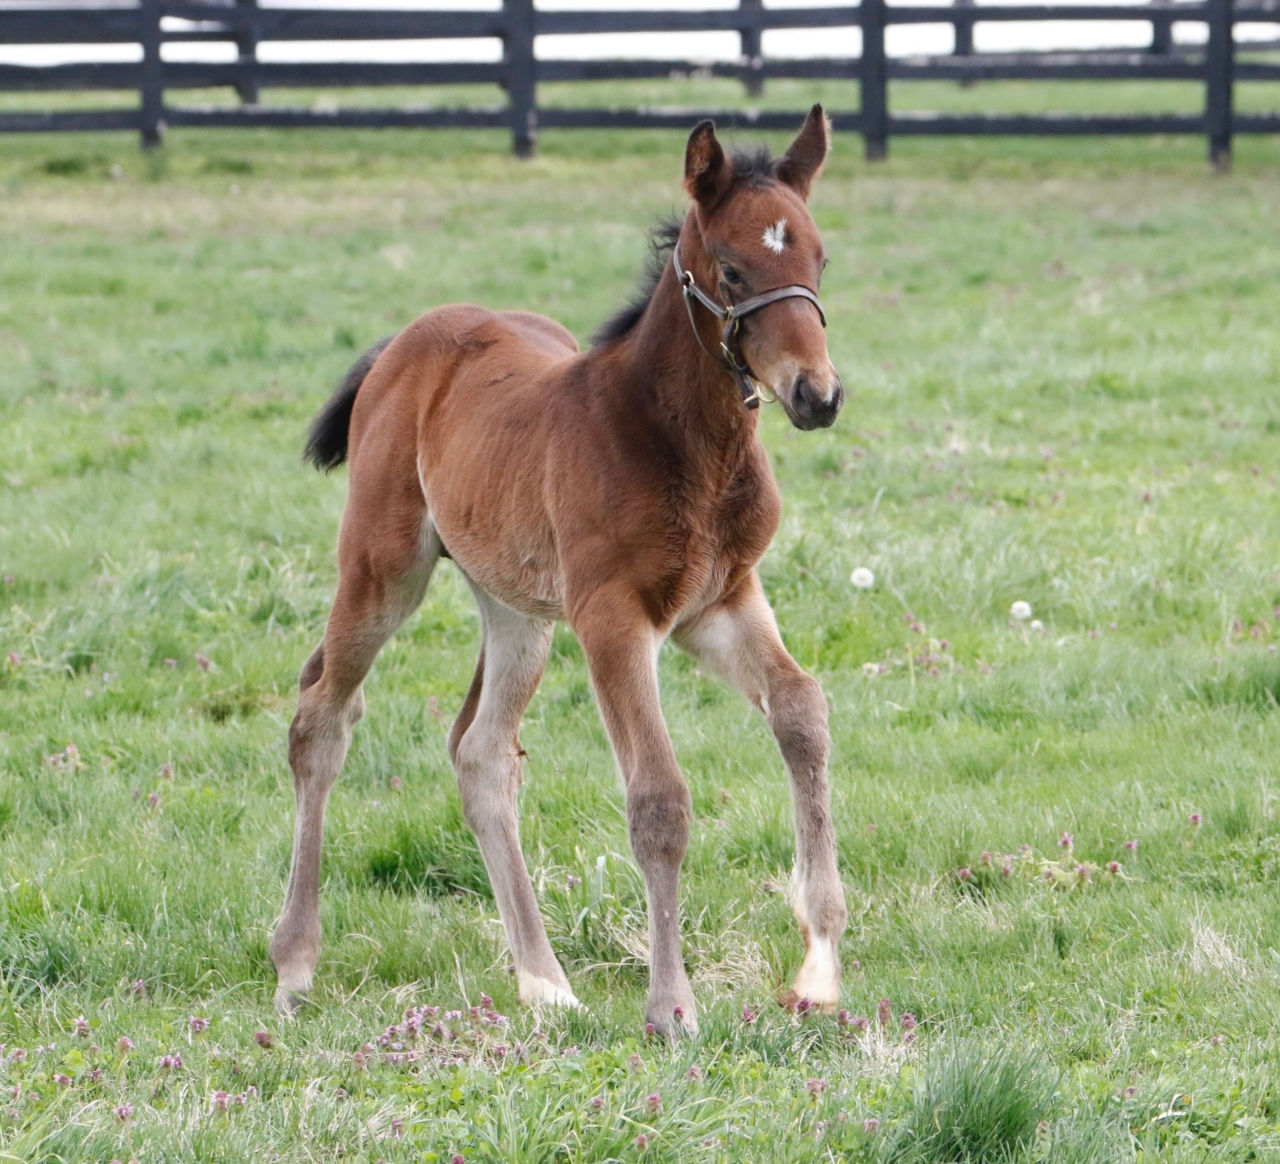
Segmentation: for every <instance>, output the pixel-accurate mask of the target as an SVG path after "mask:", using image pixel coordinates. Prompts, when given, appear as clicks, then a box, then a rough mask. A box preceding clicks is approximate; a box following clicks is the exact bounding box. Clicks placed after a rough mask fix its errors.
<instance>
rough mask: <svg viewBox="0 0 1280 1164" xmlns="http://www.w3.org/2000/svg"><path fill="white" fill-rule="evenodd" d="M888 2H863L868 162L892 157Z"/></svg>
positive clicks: (864, 133)
mask: <svg viewBox="0 0 1280 1164" xmlns="http://www.w3.org/2000/svg"><path fill="white" fill-rule="evenodd" d="M884 9H885V0H862V4H861V5H860V10H861V11H860V14H861V16H862V61H861V66H862V68H861V82H862V84H861V90H862V92H861V99H862V142H863V153H864V155H865V156H866V159H867V161H869V162H876V161H880V160H881V159H883V158H885V157H887V156H888V153H889V69H888V61H887V59H886V57H885V49H884V26H885V11H884Z"/></svg>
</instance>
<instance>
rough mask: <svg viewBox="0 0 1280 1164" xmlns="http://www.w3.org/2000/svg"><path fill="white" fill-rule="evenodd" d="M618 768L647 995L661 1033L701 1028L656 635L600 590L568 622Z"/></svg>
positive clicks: (683, 811)
mask: <svg viewBox="0 0 1280 1164" xmlns="http://www.w3.org/2000/svg"><path fill="white" fill-rule="evenodd" d="M573 627H574V630H575V631H576V632H577V635H578V638H579V640H580V641H581V643H582V648H583V650H584V651H585V652H586V656H587V664H588V666H589V668H590V670H591V682H592V686H593V687H594V688H595V694H596V701H597V702H598V703H599V705H600V713H601V715H602V716H603V718H604V723H605V728H606V729H607V730H608V733H609V738H610V740H611V742H612V744H613V751H614V755H615V756H616V757H617V760H618V767H619V768H620V769H621V771H622V778H623V782H624V784H625V786H626V796H627V823H628V827H629V830H630V833H631V848H632V850H633V852H634V853H635V855H636V862H637V864H638V865H639V866H640V871H641V873H642V874H643V875H644V881H645V888H646V890H647V893H648V899H649V1001H648V1004H647V1006H646V1007H645V1019H646V1020H647V1021H648V1022H651V1023H653V1025H654V1027H656V1028H657V1030H658V1031H659V1032H660V1033H661V1034H664V1035H670V1034H676V1033H679V1032H680V1031H681V1030H682V1029H683V1030H684V1031H687V1032H693V1031H696V1030H697V1029H698V1020H697V1013H696V1011H695V1008H694V1002H693V990H692V988H691V987H690V985H689V978H688V975H687V974H686V973H685V968H684V956H683V954H682V952H681V945H680V904H679V879H680V863H681V861H683V860H684V854H685V850H686V849H687V848H688V845H689V822H690V818H691V816H692V803H691V800H690V796H689V789H688V787H687V786H686V785H685V782H684V777H683V776H681V774H680V767H679V765H678V764H677V763H676V756H675V751H674V749H673V748H672V746H671V737H670V736H669V735H668V734H667V725H666V723H665V722H664V721H663V718H662V709H661V707H660V706H659V703H658V673H657V658H658V647H659V644H660V638H659V635H658V633H657V631H656V630H655V629H654V627H653V625H652V624H651V623H650V622H649V620H648V619H647V618H646V617H645V615H644V613H643V611H642V610H640V609H639V607H638V604H634V605H633V604H632V603H631V602H629V601H628V600H627V599H626V598H623V599H620V600H610V599H606V598H605V597H604V596H600V597H598V598H597V600H595V601H593V602H591V603H588V604H587V605H586V606H585V608H584V609H583V610H582V611H581V612H580V613H579V614H578V615H577V616H576V617H575V618H574V620H573Z"/></svg>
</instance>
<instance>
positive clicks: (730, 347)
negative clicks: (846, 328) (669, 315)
mask: <svg viewBox="0 0 1280 1164" xmlns="http://www.w3.org/2000/svg"><path fill="white" fill-rule="evenodd" d="M671 263H672V266H673V267H674V268H675V272H676V278H677V279H679V280H680V288H681V290H682V292H683V293H684V306H685V310H686V311H688V313H689V325H690V326H691V327H692V328H693V338H694V339H696V340H697V341H698V346H699V347H700V348H701V349H702V350H703V351H704V352H706V353H707V355H709V356H710V357H711V358H712V359H713V360H717V361H719V363H721V364H723V365H724V366H725V367H726V368H728V369H729V371H730V372H731V373H733V377H734V379H735V380H737V382H738V389H739V391H740V392H741V393H742V403H743V404H744V405H746V407H747V408H759V407H760V403H761V401H763V402H764V403H765V404H772V403H773V401H774V400H776V399H777V397H775V396H766V395H765V394H764V388H763V386H762V385H761V383H760V381H759V380H757V379H756V378H755V376H754V375H753V374H752V372H751V368H750V366H749V365H748V364H747V361H746V360H745V359H743V357H742V348H741V347H740V346H739V342H738V331H739V329H740V328H741V326H742V317H743V316H745V315H750V314H751V313H752V312H754V311H759V310H760V309H761V308H762V307H768V306H769V304H771V303H777V302H778V301H779V300H781V299H807V300H808V301H809V302H810V303H812V304H813V305H814V307H816V308H817V309H818V318H819V319H820V320H822V326H823V327H826V326H827V315H826V312H824V311H823V310H822V304H821V303H820V302H819V301H818V297H817V295H815V294H814V293H813V292H812V291H810V290H809V288H808V287H802V286H800V284H798V283H791V284H789V285H788V286H786V287H775V288H774V289H773V290H772V291H762V292H761V293H760V294H759V295H753V296H752V297H751V298H750V299H744V300H743V301H742V302H741V303H730V304H727V305H726V304H723V303H718V302H717V301H716V300H714V299H712V298H711V296H710V295H708V294H707V293H706V292H705V291H704V290H703V289H702V288H701V287H699V286H698V284H697V283H695V282H694V281H693V273H692V272H690V271H686V270H685V269H684V267H682V266H681V265H680V248H679V246H677V247H676V248H675V249H674V250H673V251H672V252H671ZM695 300H696V301H697V302H698V303H700V304H701V305H702V306H703V307H705V308H706V309H707V310H708V311H709V312H711V314H712V315H714V316H715V317H716V318H717V319H721V320H723V321H724V330H723V331H722V332H721V333H720V354H719V355H716V353H715V352H713V351H711V349H710V348H708V347H707V345H706V344H704V343H703V342H702V336H701V335H700V334H699V333H698V321H697V319H695V318H694V314H693V304H694V301H695Z"/></svg>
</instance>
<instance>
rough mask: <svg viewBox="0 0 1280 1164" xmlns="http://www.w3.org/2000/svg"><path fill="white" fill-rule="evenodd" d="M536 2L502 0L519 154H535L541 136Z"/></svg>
mask: <svg viewBox="0 0 1280 1164" xmlns="http://www.w3.org/2000/svg"><path fill="white" fill-rule="evenodd" d="M533 3H534V0H503V8H504V9H505V11H506V16H507V31H506V33H505V34H504V36H503V42H502V43H503V62H504V64H505V65H506V77H507V80H506V86H507V113H508V121H509V124H510V126H511V148H512V149H513V150H514V151H515V155H516V157H518V158H528V157H532V156H533V150H534V146H535V145H536V144H537V140H538V108H537V104H536V96H535V86H536V84H537V64H536V62H535V61H534V57H533V26H534V10H533Z"/></svg>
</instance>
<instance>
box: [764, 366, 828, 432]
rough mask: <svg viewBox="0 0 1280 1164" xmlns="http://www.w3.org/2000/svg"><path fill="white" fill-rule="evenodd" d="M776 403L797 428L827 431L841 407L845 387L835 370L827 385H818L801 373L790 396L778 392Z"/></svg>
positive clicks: (792, 387)
mask: <svg viewBox="0 0 1280 1164" xmlns="http://www.w3.org/2000/svg"><path fill="white" fill-rule="evenodd" d="M779 400H780V401H781V403H782V407H783V409H784V410H785V412H786V414H787V417H788V418H789V419H790V421H791V423H792V424H794V425H795V426H796V428H799V429H804V430H806V431H807V430H809V429H814V428H829V427H830V426H831V425H832V424H834V423H835V419H836V416H837V415H838V414H839V412H840V408H841V406H842V405H843V404H844V385H843V384H841V383H840V377H839V376H838V375H837V374H836V372H835V371H834V370H832V373H831V379H830V381H829V383H828V384H826V385H825V386H824V385H820V384H819V383H818V382H817V381H815V380H814V379H812V378H811V377H810V376H808V375H807V374H806V373H804V372H801V373H800V375H798V376H797V377H796V379H795V383H794V384H793V385H792V386H791V391H790V392H789V393H780V394H779Z"/></svg>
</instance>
